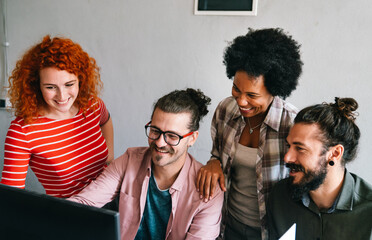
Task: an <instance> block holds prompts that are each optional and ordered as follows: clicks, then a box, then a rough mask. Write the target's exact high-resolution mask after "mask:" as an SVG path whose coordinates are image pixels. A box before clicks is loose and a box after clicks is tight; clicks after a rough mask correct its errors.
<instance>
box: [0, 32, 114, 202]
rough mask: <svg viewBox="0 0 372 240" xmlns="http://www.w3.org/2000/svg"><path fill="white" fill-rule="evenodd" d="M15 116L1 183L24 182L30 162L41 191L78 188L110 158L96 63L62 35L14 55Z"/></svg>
mask: <svg viewBox="0 0 372 240" xmlns="http://www.w3.org/2000/svg"><path fill="white" fill-rule="evenodd" d="M9 84H10V90H9V97H10V102H11V104H12V109H13V110H14V114H15V116H16V118H15V120H13V121H12V122H11V124H10V127H9V129H8V133H7V136H6V139H5V147H4V148H5V149H4V168H3V171H2V179H1V183H2V184H6V185H10V186H14V187H19V188H24V187H25V180H26V175H27V171H28V167H29V166H30V167H31V169H32V170H33V172H34V173H35V175H36V177H37V178H38V180H39V182H40V183H41V184H42V185H43V187H44V189H45V191H46V193H47V194H48V195H51V196H55V197H61V198H67V197H70V196H71V195H73V194H76V193H78V192H80V191H81V190H82V189H83V188H84V187H86V186H87V185H88V184H89V183H90V182H91V181H92V180H93V179H95V178H96V177H97V176H98V175H99V174H100V173H101V172H102V170H103V169H104V166H105V165H106V164H107V163H108V162H110V161H111V160H112V159H113V125H112V120H111V118H110V115H109V113H108V111H107V109H106V106H105V104H104V103H103V101H102V100H101V99H100V98H99V97H98V94H99V91H100V89H101V87H102V82H101V80H100V74H99V68H98V66H97V65H96V61H95V59H94V58H92V57H90V56H89V55H88V54H87V53H86V52H85V51H83V49H82V48H81V46H80V45H79V44H77V43H74V42H73V41H71V40H70V39H66V38H59V37H55V38H51V37H50V36H49V35H47V36H45V37H44V38H43V40H42V41H41V42H40V43H38V44H36V45H35V46H33V47H31V48H30V49H29V50H28V51H27V52H26V53H25V54H24V55H23V57H22V58H21V59H20V60H18V62H17V63H16V67H15V69H14V70H13V72H12V75H11V76H10V78H9Z"/></svg>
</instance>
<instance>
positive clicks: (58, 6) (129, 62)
mask: <svg viewBox="0 0 372 240" xmlns="http://www.w3.org/2000/svg"><path fill="white" fill-rule="evenodd" d="M193 6H194V2H193V0H161V1H149V0H147V1H144V0H105V1H102V0H78V1H76V0H63V1H60V0H33V1H29V0H11V1H10V0H7V12H8V22H7V24H8V35H9V39H8V40H9V42H10V44H11V45H10V47H9V65H10V68H13V67H14V64H15V61H16V60H17V59H18V58H19V57H20V56H21V55H22V54H23V52H24V51H25V50H26V49H27V48H29V47H30V46H31V45H33V44H35V43H36V42H38V41H40V40H41V39H42V37H43V36H44V35H45V34H51V35H52V36H55V35H58V34H59V35H62V36H65V37H69V38H71V39H72V40H74V41H76V42H78V43H80V44H81V45H82V47H83V48H84V49H85V50H86V51H87V52H88V53H90V54H91V56H93V57H95V58H96V60H97V62H98V64H99V66H100V67H101V74H102V80H103V82H104V92H103V94H102V98H103V100H104V101H105V103H106V105H107V107H108V109H109V111H110V113H111V116H112V119H113V122H114V129H115V156H116V157H118V156H119V155H121V154H122V153H123V152H124V151H125V150H126V148H128V147H131V146H141V145H146V144H147V140H146V137H145V134H144V124H145V123H147V122H148V121H149V118H150V114H151V108H152V104H153V102H154V101H155V100H156V99H157V98H159V97H160V96H162V95H164V94H165V93H168V92H170V91H171V90H174V89H180V88H185V87H194V88H200V89H202V90H203V91H204V92H205V93H206V94H207V95H208V96H210V97H211V98H212V100H213V101H212V105H211V107H210V113H209V114H208V116H207V117H206V118H205V120H204V122H203V123H202V126H201V130H200V135H199V136H200V137H199V140H198V143H197V145H195V146H194V147H193V148H192V149H191V153H192V154H193V155H194V156H196V158H197V159H199V161H201V162H205V161H206V160H207V159H208V156H209V151H210V148H211V140H210V133H209V127H210V120H211V117H212V114H213V111H214V109H215V107H216V105H217V103H218V102H219V101H220V100H221V99H223V98H224V97H226V96H228V95H229V94H230V90H231V81H230V80H228V79H227V77H226V76H225V69H224V66H223V64H222V55H223V50H224V48H225V47H226V45H227V42H228V41H231V40H232V39H234V38H235V37H236V36H237V35H241V34H245V33H246V32H247V28H248V27H252V28H267V27H281V28H284V29H285V30H286V31H288V32H289V33H290V34H291V35H292V36H293V37H294V39H296V40H298V41H299V42H300V43H301V44H302V58H303V61H304V69H303V75H302V77H301V79H300V83H299V87H298V89H297V90H296V91H295V92H294V93H293V94H292V96H291V97H290V98H288V101H290V102H291V103H293V104H295V105H296V106H297V107H299V108H303V107H305V106H308V105H310V104H315V103H320V102H323V101H333V99H334V97H335V96H340V97H346V96H348V97H354V98H356V99H357V101H358V102H359V103H360V109H359V113H360V116H359V117H358V120H357V123H358V125H359V127H360V129H361V132H362V138H361V143H360V152H359V157H358V159H356V161H355V163H352V164H350V165H349V169H350V170H352V171H353V172H355V173H357V174H358V175H360V176H362V177H363V178H365V179H366V180H367V181H369V182H371V183H372V175H371V174H370V173H369V172H370V171H371V168H372V163H371V161H370V156H369V154H368V148H369V146H370V144H368V142H369V143H371V142H372V127H371V125H370V124H369V122H368V119H372V111H369V109H370V107H369V105H370V102H369V101H368V96H369V95H370V90H372V81H371V78H372V71H370V68H371V67H370V64H371V63H372V48H371V47H370V42H371V41H372V28H371V27H370V26H369V24H370V23H371V22H372V15H371V14H370V9H372V1H370V0H354V1H347V0H327V1H324V0H301V1H299V0H280V1H276V0H271V1H268V0H261V1H259V3H258V16H256V17H239V16H195V15H193ZM11 118H12V117H11V116H10V114H9V113H7V112H5V111H3V110H2V111H0V145H3V142H4V138H5V135H6V130H7V128H8V126H9V123H10V120H11ZM0 156H3V148H1V150H0ZM0 158H1V157H0ZM1 168H2V161H0V169H1ZM27 182H28V183H27V184H28V185H27V187H28V188H31V189H35V190H37V191H42V190H41V189H42V188H41V187H40V186H39V185H38V183H37V182H36V180H35V178H34V176H31V177H29V178H28V181H27Z"/></svg>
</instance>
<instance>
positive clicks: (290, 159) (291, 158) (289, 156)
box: [284, 148, 296, 163]
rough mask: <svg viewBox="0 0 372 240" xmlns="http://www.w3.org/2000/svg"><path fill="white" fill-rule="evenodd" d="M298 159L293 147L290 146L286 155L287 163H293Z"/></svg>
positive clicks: (285, 160)
mask: <svg viewBox="0 0 372 240" xmlns="http://www.w3.org/2000/svg"><path fill="white" fill-rule="evenodd" d="M295 161H296V157H295V154H294V153H293V151H292V148H289V149H288V151H287V153H286V154H285V155H284V162H285V163H293V162H295Z"/></svg>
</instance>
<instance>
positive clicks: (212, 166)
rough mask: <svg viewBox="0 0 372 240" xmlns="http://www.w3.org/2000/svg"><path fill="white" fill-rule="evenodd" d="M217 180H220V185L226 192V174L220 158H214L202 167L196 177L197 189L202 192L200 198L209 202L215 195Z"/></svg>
mask: <svg viewBox="0 0 372 240" xmlns="http://www.w3.org/2000/svg"><path fill="white" fill-rule="evenodd" d="M217 181H219V182H220V187H221V189H222V191H224V192H225V191H226V187H225V176H224V175H223V172H222V168H221V163H220V161H219V160H218V159H212V160H209V161H208V162H207V164H206V165H205V166H203V167H202V168H200V170H199V173H198V176H197V178H196V190H197V191H198V192H199V193H200V199H202V198H204V202H208V201H209V200H210V199H211V198H212V197H213V194H214V191H215V189H216V185H217Z"/></svg>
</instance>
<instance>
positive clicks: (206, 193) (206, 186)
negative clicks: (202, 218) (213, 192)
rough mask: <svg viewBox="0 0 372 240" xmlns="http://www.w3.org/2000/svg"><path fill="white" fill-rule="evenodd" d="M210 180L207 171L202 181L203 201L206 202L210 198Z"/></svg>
mask: <svg viewBox="0 0 372 240" xmlns="http://www.w3.org/2000/svg"><path fill="white" fill-rule="evenodd" d="M211 180H212V174H211V173H210V172H208V173H207V174H206V177H205V181H204V194H203V195H204V202H208V201H209V199H210V196H209V192H210V185H211Z"/></svg>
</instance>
